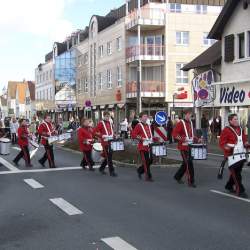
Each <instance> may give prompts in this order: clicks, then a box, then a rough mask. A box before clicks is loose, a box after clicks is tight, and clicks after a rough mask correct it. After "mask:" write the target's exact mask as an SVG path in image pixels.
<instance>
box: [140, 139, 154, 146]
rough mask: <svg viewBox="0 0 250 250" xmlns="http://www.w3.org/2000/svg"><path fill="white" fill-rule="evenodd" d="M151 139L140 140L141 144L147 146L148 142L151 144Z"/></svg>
mask: <svg viewBox="0 0 250 250" xmlns="http://www.w3.org/2000/svg"><path fill="white" fill-rule="evenodd" d="M152 143H153V142H152V140H151V139H144V140H143V142H142V145H143V146H149V145H150V144H152Z"/></svg>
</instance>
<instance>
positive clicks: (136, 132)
mask: <svg viewBox="0 0 250 250" xmlns="http://www.w3.org/2000/svg"><path fill="white" fill-rule="evenodd" d="M141 124H142V126H143V127H144V130H145V132H146V134H147V136H146V135H145V133H144V131H143V129H142V127H141ZM150 132H151V133H150ZM138 136H139V137H141V138H142V139H146V138H148V139H152V140H154V138H152V130H151V127H150V126H149V125H148V124H144V123H138V124H137V125H136V126H135V128H134V129H133V131H132V138H133V139H137V138H138ZM137 148H138V150H139V151H147V152H148V151H149V150H150V148H149V146H143V140H139V144H138V146H137Z"/></svg>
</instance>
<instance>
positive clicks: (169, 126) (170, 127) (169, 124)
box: [167, 116, 174, 144]
mask: <svg viewBox="0 0 250 250" xmlns="http://www.w3.org/2000/svg"><path fill="white" fill-rule="evenodd" d="M173 128H174V124H173V122H172V120H171V117H170V116H169V117H168V122H167V137H168V140H169V144H172V143H173V137H172V133H173Z"/></svg>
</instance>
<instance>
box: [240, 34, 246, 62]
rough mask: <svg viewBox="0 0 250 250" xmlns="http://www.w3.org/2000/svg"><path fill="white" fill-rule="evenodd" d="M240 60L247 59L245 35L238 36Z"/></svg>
mask: <svg viewBox="0 0 250 250" xmlns="http://www.w3.org/2000/svg"><path fill="white" fill-rule="evenodd" d="M238 44H239V58H240V59H241V58H245V33H241V34H238Z"/></svg>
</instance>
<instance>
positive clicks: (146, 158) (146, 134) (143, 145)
mask: <svg viewBox="0 0 250 250" xmlns="http://www.w3.org/2000/svg"><path fill="white" fill-rule="evenodd" d="M139 118H140V122H139V123H138V124H137V125H136V126H135V128H134V129H133V131H132V138H133V139H136V140H138V141H139V143H138V146H137V148H138V151H139V153H140V156H141V159H142V165H141V166H140V167H139V168H138V169H137V174H138V177H139V179H141V176H142V175H143V174H145V180H146V181H153V178H152V174H151V169H150V166H151V164H152V163H153V157H152V153H151V150H150V143H152V142H153V136H152V131H151V127H150V125H148V124H147V121H148V115H147V113H145V112H141V113H140V115H139Z"/></svg>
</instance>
